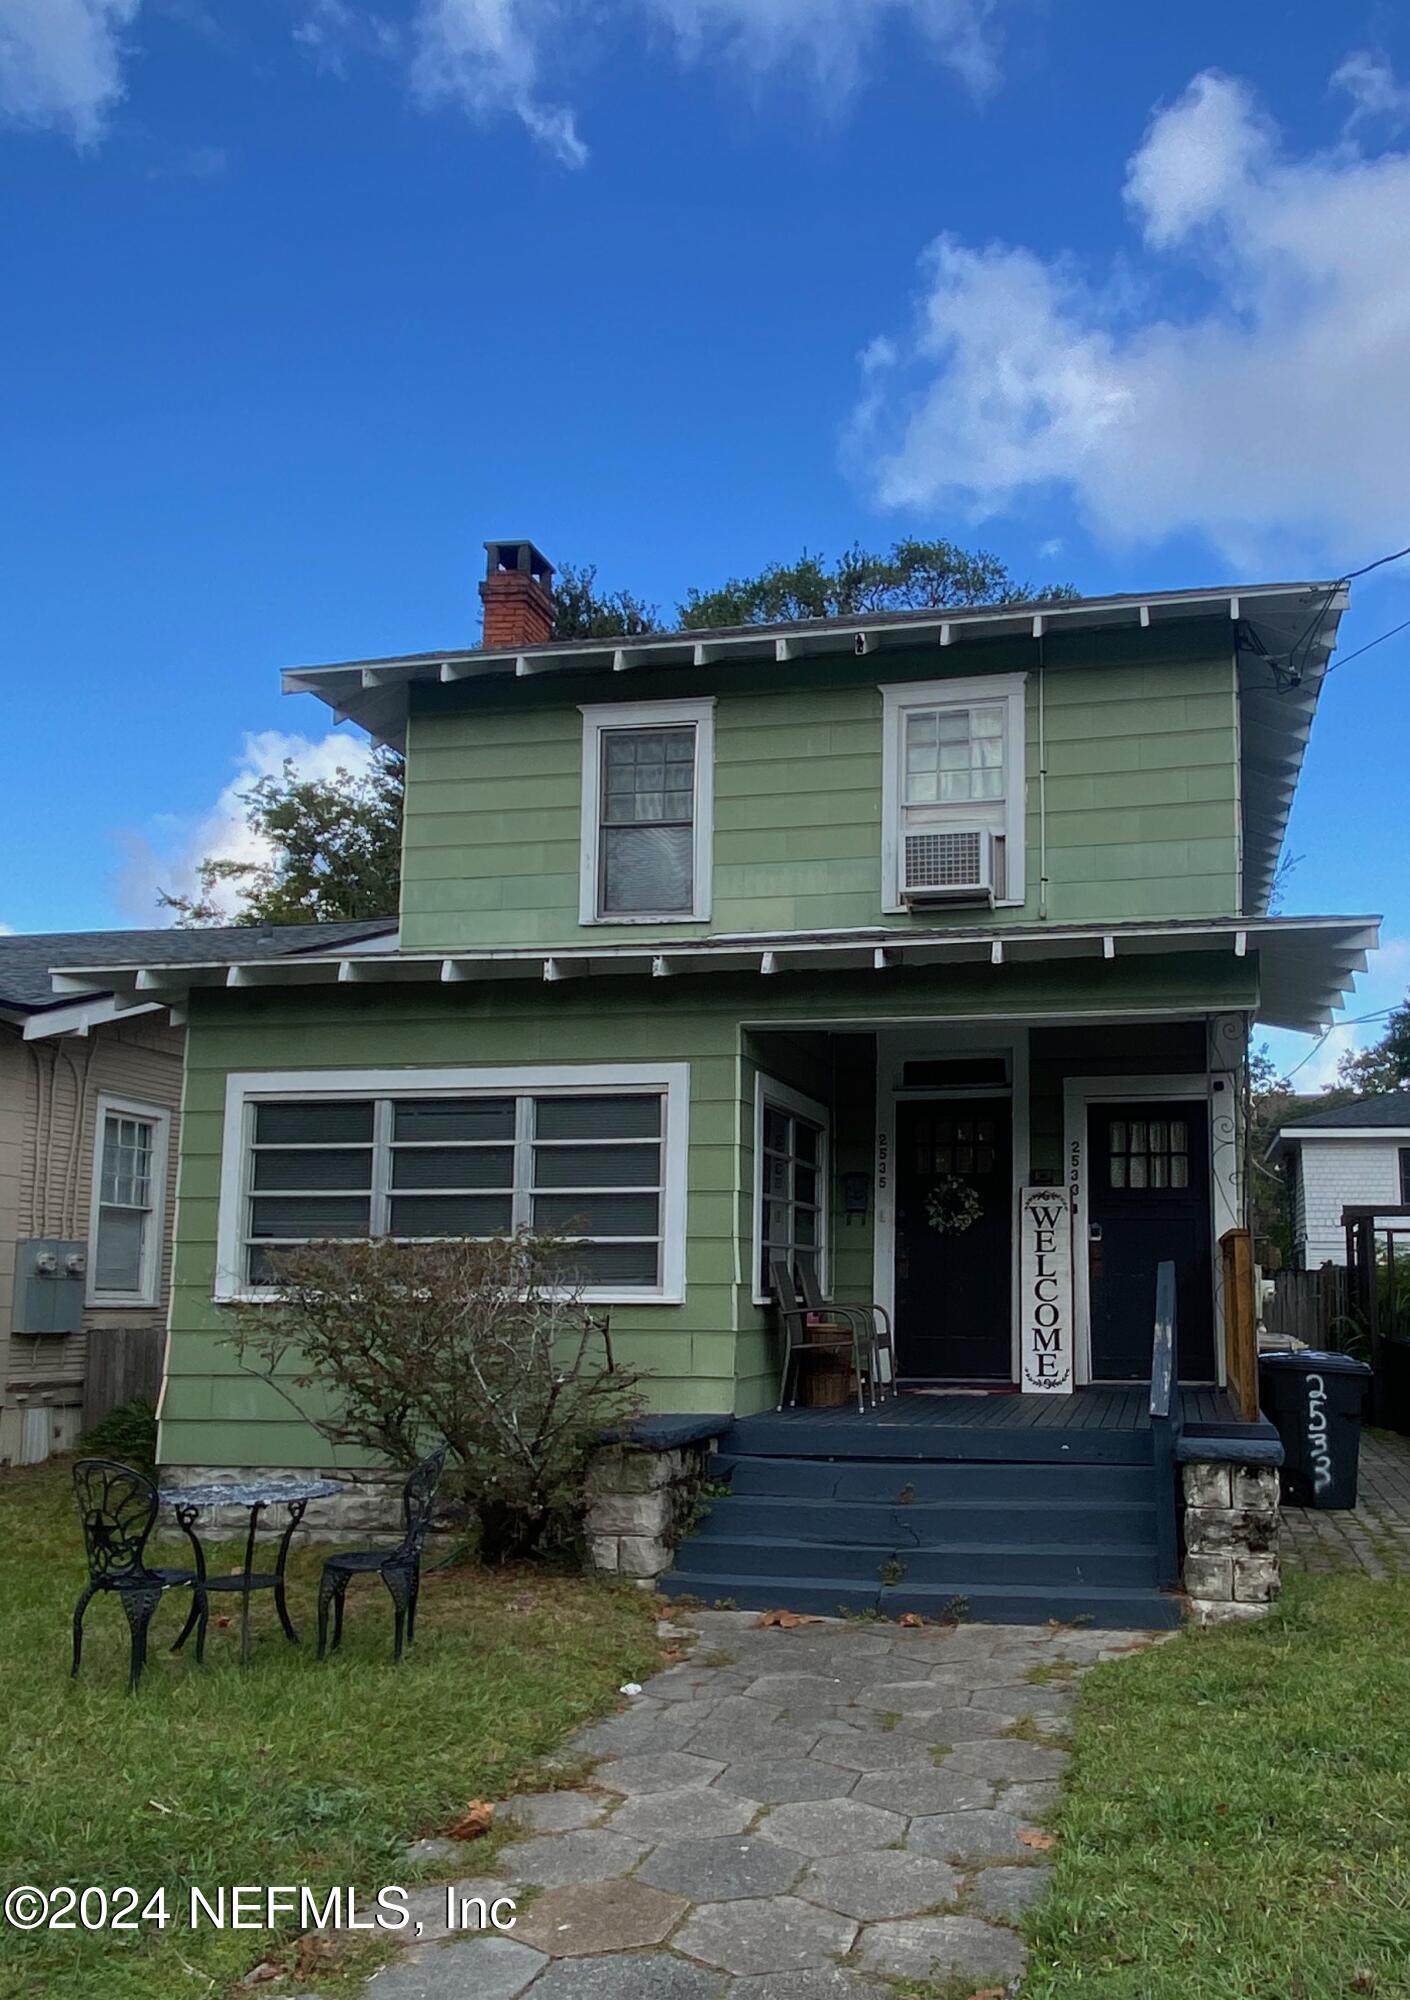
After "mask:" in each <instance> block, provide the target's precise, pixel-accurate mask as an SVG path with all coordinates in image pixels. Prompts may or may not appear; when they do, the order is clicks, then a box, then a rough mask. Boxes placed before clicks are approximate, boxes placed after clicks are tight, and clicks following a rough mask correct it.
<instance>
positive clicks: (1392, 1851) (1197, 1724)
mask: <svg viewBox="0 0 1410 2000" xmlns="http://www.w3.org/2000/svg"><path fill="white" fill-rule="evenodd" d="M1074 1742H1075V1750H1074V1758H1073V1767H1072V1780H1071V1785H1070V1789H1069V1791H1068V1794H1067V1796H1066V1800H1065V1804H1064V1808H1063V1812H1062V1817H1061V1820H1060V1830H1061V1835H1062V1839H1061V1842H1060V1846H1059V1851H1058V1860H1057V1868H1056V1872H1055V1875H1054V1884H1053V1893H1052V1895H1051V1896H1050V1897H1049V1898H1048V1900H1047V1901H1046V1902H1045V1903H1044V1905H1043V1906H1042V1908H1041V1909H1040V1910H1039V1911H1038V1912H1036V1913H1035V1916H1034V1919H1033V1920H1032V1923H1031V1925H1030V1931H1029V1934H1030V1938H1031V1940H1032V1942H1033V1944H1034V1960H1033V1968H1032V1970H1031V1971H1030V1973H1029V1976H1028V1979H1027V1981H1026V1983H1025V1985H1024V1988H1023V1996H1024V2000H1341V1996H1343V1995H1354V1994H1371V1995H1373V1996H1376V2000H1387V1996H1390V1995H1396V1996H1403V1995H1410V1581H1400V1582H1394V1583H1373V1582H1372V1581H1371V1580H1370V1579H1369V1578H1366V1577H1363V1576H1359V1575H1348V1576H1336V1577H1330V1578H1319V1579H1315V1580H1314V1579H1307V1578H1296V1579H1293V1581H1292V1582H1291V1584H1290V1586H1289V1589H1288V1592H1287V1595H1286V1596H1285V1598H1284V1599H1283V1602H1282V1605H1281V1606H1280V1607H1279V1609H1278V1611H1277V1612H1276V1613H1275V1614H1274V1616H1273V1617H1272V1618H1271V1619H1269V1620H1268V1621H1267V1622H1266V1623H1263V1624H1260V1625H1253V1626H1241V1627H1235V1628H1232V1629H1226V1630H1223V1631H1216V1632H1188V1633H1185V1634H1184V1635H1182V1636H1181V1637H1180V1638H1179V1639H1177V1640H1176V1641H1174V1642H1173V1643H1172V1644H1169V1645H1166V1646H1163V1647H1159V1648H1157V1649H1155V1650H1154V1651H1151V1652H1147V1653H1143V1654H1141V1655H1139V1656H1137V1657H1135V1658H1132V1659H1129V1660H1124V1661H1121V1662H1118V1663H1114V1664H1112V1665H1110V1666H1105V1667H1101V1668H1099V1669H1097V1670H1096V1671H1094V1672H1093V1673H1092V1674H1090V1675H1089V1676H1088V1677H1087V1678H1086V1679H1085V1681H1084V1682H1083V1687H1082V1694H1081V1696H1080V1699H1079V1703H1078V1709H1077V1715H1076V1720H1075V1738H1074Z"/></svg>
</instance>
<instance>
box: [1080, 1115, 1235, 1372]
mask: <svg viewBox="0 0 1410 2000" xmlns="http://www.w3.org/2000/svg"><path fill="white" fill-rule="evenodd" d="M1089 1132H1090V1144H1089V1151H1090V1155H1091V1171H1090V1173H1089V1175H1088V1184H1089V1189H1090V1192H1089V1195H1088V1201H1087V1233H1088V1245H1087V1255H1088V1270H1089V1273H1090V1282H1091V1302H1092V1375H1093V1378H1094V1379H1095V1380H1096V1381H1108V1382H1110V1381H1140V1382H1148V1381H1149V1380H1150V1373H1151V1341H1152V1336H1153V1332H1154V1327H1155V1274H1156V1268H1157V1266H1158V1265H1160V1264H1162V1263H1165V1262H1166V1261H1167V1260H1168V1261H1169V1262H1171V1263H1173V1264H1174V1266H1175V1310H1176V1337H1177V1340H1178V1343H1179V1365H1180V1375H1181V1379H1182V1380H1184V1381H1188V1382H1201V1381H1203V1382H1208V1381H1211V1380H1212V1379H1213V1376H1214V1304H1213V1297H1214V1294H1213V1272H1212V1269H1211V1266H1210V1223H1209V1127H1208V1123H1207V1120H1206V1113H1205V1107H1204V1105H1203V1104H1199V1103H1189V1104H1184V1103H1179V1102H1176V1101H1174V1100H1167V1101H1166V1102H1165V1103H1163V1104H1162V1103H1160V1102H1159V1101H1158V1100H1157V1101H1154V1102H1150V1103H1146V1104H1103V1105H1100V1106H1093V1108H1092V1111H1091V1114H1090V1118H1089Z"/></svg>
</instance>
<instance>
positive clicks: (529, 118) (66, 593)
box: [0, 0, 1410, 1082]
mask: <svg viewBox="0 0 1410 2000" xmlns="http://www.w3.org/2000/svg"><path fill="white" fill-rule="evenodd" d="M1402 78H1404V79H1410V23H1406V21H1405V20H1404V17H1403V16H1402V15H1401V13H1400V10H1393V9H1391V8H1389V7H1386V6H1377V5H1368V6H1366V7H1364V8H1361V7H1358V6H1356V5H1352V6H1350V7H1347V8H1338V9H1329V8H1326V7H1324V6H1321V5H1317V4H1314V0H1296V4H1288V0H1282V4H1272V0H1250V4H1248V5H1246V6H1244V7H1239V8H1232V7H1229V6H1228V5H1227V0H1223V4H1219V5H1214V4H1211V3H1210V0H1188V3H1187V4H1186V5H1184V6H1182V7H1180V8H1178V9H1156V10H1152V9H1146V8H1131V7H1129V6H1124V5H1117V4H1115V0H1084V4H1073V3H1072V0H1048V4H1046V5H1044V4H1042V0H611V4H605V0H238V3H237V0H0V181H2V182H3V186H2V187H0V214H3V217H4V221H3V245H4V257H3V267H0V268H3V283H4V291H5V310H4V312H3V314H0V367H3V376H0V380H3V383H4V421H3V424H0V466H3V473H4V477H3V485H0V495H3V497H2V498H0V508H3V513H4V520H3V542H0V548H3V555H2V556H0V562H3V569H4V575H3V589H2V590H0V662H2V663H3V671H4V673H5V676H6V685H7V697H8V699H7V716H8V718H9V721H10V725H11V727H10V729H9V731H8V732H7V739H8V740H7V744H6V757H5V783H4V785H3V788H0V815H2V816H3V836H4V838H3V845H2V846H0V852H3V854H4V855H5V857H6V864H5V866H4V868H3V870H0V922H3V923H5V924H6V925H8V926H10V927H12V928H15V929H63V928H75V927H79V926H86V925H108V924H118V923H134V922H143V921H153V920H155V917H154V911H153V896H154V890H155V885H156V884H158V883H168V884H170V883H177V884H179V883H181V882H183V881H184V880H186V879H187V878H188V876H189V869H190V866H191V862H192V860H193V858H195V857H196V856H198V854H199V852H200V851H201V849H202V848H203V847H204V846H207V845H209V844H210V843H211V842H212V841H213V840H224V838H225V835H226V829H227V828H228V826H229V824H230V822H231V817H232V798H233V789H232V788H238V786H239V784H240V783H241V782H242V777H241V774H242V773H244V774H249V773H251V772H254V771H257V770H259V769H262V768H266V767H268V766H269V764H270V763H271V762H275V761H277V759H278V757H279V755H280V754H282V752H283V750H284V749H285V748H286V747H287V746H286V743H285V739H286V738H296V739H299V740H300V742H301V743H302V744H306V745H308V746H310V747H308V748H307V749H303V750H301V753H300V754H301V755H302V756H303V757H304V759H305V761H306V763H308V764H309V765H310V766H311V767H314V768H327V767H328V765H329V764H330V763H331V762H333V761H336V759H337V757H338V756H339V755H343V754H346V753H345V752H343V751H341V750H340V749H339V747H338V746H337V745H336V744H329V743H328V742H327V740H326V739H327V738H328V734H329V732H328V728H327V717H326V712H325V711H323V710H322V709H321V708H319V707H318V706H317V705H316V704H315V703H313V702H312V701H311V700H310V699H307V698H304V697H300V698H298V699H297V700H284V699H283V698H282V697H281V696H280V694H279V691H278V673H277V670H278V668H279V667H280V666H281V665H283V664H286V663H290V662H304V661H315V660H324V659H336V658H342V657H349V656H357V655H368V654H374V653H378V652H383V651H411V650H415V649H419V648H422V647H430V646H441V645H451V644H463V643H468V642H472V641H473V640H474V638H475V636H476V634H477V629H478V617H477V613H478V605H477V600H476V596H475V583H476V579H477V575H478V566H479V544H480V542H481V541H482V540H483V539H484V538H485V537H486V536H489V535H496V534H506V533H508V534H524V533H527V534H530V535H532V536H533V537H534V538H535V539H536V540H537V541H539V543H540V544H541V545H542V546H543V547H544V548H545V549H546V550H547V552H548V553H549V554H550V556H552V557H554V558H555V559H557V560H560V561H561V560H571V561H575V562H595V563H597V564H598V566H599V571H600V576H601V579H602V581H603V582H604V583H607V584H610V585H615V584H625V585H628V586H630V587H631V588H633V589H634V590H636V591H638V592H640V593H642V594H644V595H645V596H647V597H648V598H650V599H652V600H654V601H656V602H657V603H659V604H660V605H661V606H662V607H663V608H669V607H670V606H672V605H673V604H674V603H675V601H676V599H677V598H678V596H679V595H681V594H682V593H683V592H684V591H685V590H686V589H687V588H688V587H689V586H690V585H691V584H693V583H700V584H706V585H708V584H710V583H713V582H715V581H718V580H721V579H722V578H723V577H724V576H726V575H728V574H731V573H737V572H739V571H742V570H748V569H752V568H756V567H758V566H759V565H760V564H761V563H762V562H763V561H765V560H767V559H769V558H772V557H776V556H782V557H788V556H791V555H792V554H794V553H796V552H797V551H798V550H799V549H800V548H801V547H802V546H804V545H805V544H806V545H807V546H808V547H809V548H812V549H820V550H822V551H824V552H835V551H836V550H838V549H839V548H841V547H842V546H844V545H845V544H847V543H849V542H851V541H852V540H854V539H860V540H862V541H864V542H871V543H879V542H884V541H886V540H887V539H889V538H891V537H893V536H895V535H899V534H903V533H923V534H932V533H943V534H948V535H950V536H952V537H953V538H955V539H956V540H959V541H962V542H969V543H974V544H983V545H986V546H989V547H992V548H993V549H995V550H996V551H997V552H999V553H1000V554H1001V555H1003V556H1004V557H1005V558H1006V559H1007V560H1008V561H1009V563H1010V564H1011V566H1012V567H1013V569H1014V570H1015V571H1016V572H1017V573H1019V574H1020V575H1023V576H1027V577H1031V578H1034V579H1035V580H1036V579H1039V578H1043V577H1053V576H1055V577H1061V578H1066V579H1070V580H1071V581H1073V582H1075V583H1076V584H1078V585H1079V586H1080V587H1082V588H1083V589H1087V590H1093V591H1104V590H1119V589H1140V588H1160V587H1164V586H1173V585H1178V584H1188V583H1205V582H1215V581H1225V580H1231V579H1235V578H1243V579H1253V578H1257V577H1284V576H1302V575H1309V574H1313V575H1318V576H1322V575H1334V574H1337V573H1339V572H1341V571H1343V570H1348V569H1352V568H1355V567H1357V566H1359V565H1360V564H1361V563H1363V562H1365V561H1367V560H1369V559H1370V558H1372V557H1374V556H1377V555H1380V554H1381V553H1383V552H1385V551H1387V550H1389V549H1391V548H1395V547H1398V546H1400V545H1401V544H1403V543H1405V542H1407V541H1410V500H1407V498H1406V497H1405V496H1406V486H1405V467H1406V465H1407V464H1410V403H1407V397H1406V389H1405V385H1406V382H1407V381H1410V150H1407V149H1410V88H1408V87H1407V85H1406V83H1403V82H1402V81H1401V79H1402ZM1402 618H1410V562H1407V563H1404V564H1401V565H1399V566H1398V567H1392V568H1390V569H1387V570H1385V571H1383V572H1381V573H1379V574H1378V575H1377V576H1376V577H1374V578H1370V579H1367V580H1366V582H1365V583H1364V584H1363V585H1361V586H1359V587H1358V588H1357V590H1356V592H1355V596H1354V601H1353V610H1352V613H1351V615H1350V617H1349V619H1348V620H1347V622H1346V624H1345V625H1344V627H1343V644H1344V647H1345V649H1346V650H1351V649H1352V648H1355V647H1356V646H1359V645H1361V644H1363V643H1365V642H1366V641H1367V640H1369V639H1372V638H1374V637H1375V636H1376V635H1377V634H1378V633H1380V632H1382V631H1384V630H1385V629H1387V628H1388V627H1390V626H1392V625H1394V624H1396V623H1398V622H1399V620H1400V619H1402ZM1407 669H1410V633H1407V634H1405V635H1402V636H1401V637H1400V638H1399V639H1396V640H1391V641H1389V642H1388V643H1387V644H1385V645H1383V646H1381V647H1379V648H1378V649H1377V650H1376V651H1374V652H1372V653H1370V654H1369V655H1367V656H1366V657H1365V658H1364V659H1362V660H1358V661H1356V662H1354V663H1352V664H1351V665H1350V666H1348V668H1347V669H1346V671H1345V673H1344V674H1338V675H1336V676H1334V677H1333V679H1332V680H1331V682H1330V683H1329V685H1328V690H1327V694H1326V697H1325V699H1324V702H1323V706H1322V712H1321V715H1320V717H1319V720H1318V724H1317V729H1316V732H1315V735H1314V742H1313V749H1312V752H1311V755H1310V758H1309V762H1308V766H1307V769H1306V773H1305V776H1304V782H1303V787H1302V790H1301V793H1300V796H1299V801H1298V805H1297V808H1296V812H1295V816H1294V823H1293V830H1292V837H1291V842H1290V845H1291V849H1292V851H1293V852H1294V853H1296V854H1299V855H1300V856H1302V860H1301V862H1300V864H1299V866H1298V867H1297V869H1296V870H1295V871H1294V873H1293V875H1292V878H1291V881H1290V884H1289V890H1288V895H1287V900H1286V907H1287V908H1288V909H1289V910H1291V911H1298V910H1306V911H1312V910H1357V911H1359V910H1367V909H1370V910H1380V911H1383V912H1384V913H1385V915H1386V918H1387V923H1386V937H1387V939H1388V940H1389V941H1390V942H1389V946H1388V949H1387V950H1386V951H1385V952H1384V953H1383V954H1382V957H1381V960H1380V961H1379V962H1378V964H1377V966H1376V967H1375V968H1373V973H1372V975H1371V977H1370V978H1369V979H1367V980H1363V982H1362V985H1361V988H1360V991H1359V992H1358V995H1357V998H1356V1000H1355V1002H1354V1003H1353V1007H1352V1010H1351V1011H1352V1012H1353V1013H1362V1012H1365V1011H1368V1010H1369V1009H1371V1008H1374V1007H1384V1006H1386V1005H1388V1004H1390V1003H1391V1002H1392V1001H1393V1000H1395V999H1397V998H1398V997H1400V996H1401V995H1402V994H1403V993H1404V991H1405V988H1406V985H1407V980H1410V891H1407V887H1406V867H1405V863H1406V858H1407V857H1406V842H1405V838H1404V833H1403V828H1404V807H1403V776H1402V772H1403V745H1404V742H1405V741H1406V735H1407V722H1410V713H1408V712H1407V711H1410V694H1407ZM1345 1039H1346V1038H1345V1037H1343V1036H1338V1037H1337V1038H1335V1039H1334V1040H1333V1042H1331V1043H1329V1044H1328V1046H1327V1048H1326V1049H1324V1050H1323V1051H1322V1052H1321V1053H1320V1054H1319V1055H1318V1056H1317V1057H1316V1058H1315V1059H1314V1061H1313V1062H1312V1063H1310V1064H1309V1065H1308V1066H1307V1068H1306V1069H1305V1070H1304V1071H1303V1072H1302V1076H1301V1079H1300V1080H1301V1081H1303V1082H1306V1081H1308V1080H1309V1079H1324V1078H1326V1077H1327V1076H1329V1075H1330V1070H1331V1066H1332V1060H1333V1058H1334V1055H1335V1052H1336V1049H1337V1047H1338V1046H1339V1045H1341V1044H1342V1043H1343V1042H1344V1040H1345ZM1277 1045H1278V1052H1279V1054H1280V1056H1281V1057H1282V1058H1283V1059H1284V1060H1286V1061H1296V1060H1298V1059H1299V1057H1300V1056H1301V1055H1302V1054H1304V1053H1305V1052H1306V1049H1307V1047H1308V1044H1307V1043H1306V1042H1305V1041H1303V1040H1300V1039H1299V1038H1293V1037H1280V1038H1278V1044H1277Z"/></svg>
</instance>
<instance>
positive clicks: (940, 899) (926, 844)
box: [901, 826, 994, 904]
mask: <svg viewBox="0 0 1410 2000" xmlns="http://www.w3.org/2000/svg"><path fill="white" fill-rule="evenodd" d="M901 898H902V901H903V902H906V903H911V904H915V903H948V902H970V903H973V902H986V903H992V902H993V900H994V836H993V835H992V834H991V833H990V831H989V829H988V828H987V827H983V826H957V827H949V828H946V830H945V831H944V832H943V833H934V832H932V833H908V834H907V835H906V836H905V843H904V847H903V850H902V855H901Z"/></svg>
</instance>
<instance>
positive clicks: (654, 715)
mask: <svg viewBox="0 0 1410 2000" xmlns="http://www.w3.org/2000/svg"><path fill="white" fill-rule="evenodd" d="M581 713H582V718H583V784H582V801H583V803H582V838H581V852H582V860H581V869H580V875H579V890H578V921H579V922H580V923H583V924H595V925H596V924H694V923H703V922H705V921H706V920H707V919H708V918H709V915H710V906H711V897H712V882H713V875H714V849H715V702H714V697H713V696H709V697H705V698H702V699H701V700H699V701H627V702H613V703H609V704H604V705H602V706H600V707H599V706H594V707H591V708H589V707H584V708H583V709H582V710H581ZM684 725H689V726H691V727H693V728H694V730H695V824H694V828H693V834H694V840H693V860H694V866H693V869H692V875H691V881H692V894H691V905H690V908H689V909H688V910H665V911H662V912H661V913H660V914H659V915H653V914H652V913H651V912H650V911H640V912H634V913H633V914H631V915H629V916H604V915H602V914H600V913H599V910H598V894H599V883H600V880H601V875H600V868H599V864H600V861H601V854H600V851H599V850H600V842H601V835H602V737H603V734H604V732H605V731H607V730H611V729H679V728H681V727H682V726H684Z"/></svg>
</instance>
